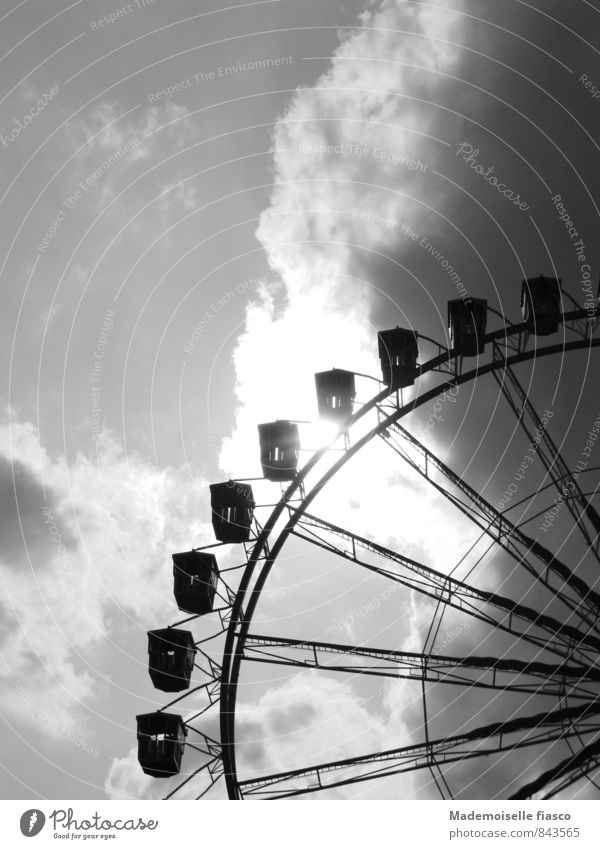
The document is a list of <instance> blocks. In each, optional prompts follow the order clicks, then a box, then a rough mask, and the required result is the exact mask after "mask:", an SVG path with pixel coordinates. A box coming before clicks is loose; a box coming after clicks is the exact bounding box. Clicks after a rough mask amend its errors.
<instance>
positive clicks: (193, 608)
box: [173, 551, 219, 615]
mask: <svg viewBox="0 0 600 849" xmlns="http://www.w3.org/2000/svg"><path fill="white" fill-rule="evenodd" d="M218 582H219V569H218V567H217V558H216V557H215V556H214V554H209V553H208V552H206V551H183V552H181V553H179V554H174V555H173V595H174V596H175V601H176V602H177V606H178V607H179V609H180V610H183V611H184V613H197V614H199V615H201V614H203V613H210V612H211V611H212V609H213V604H214V598H215V592H216V590H217V584H218Z"/></svg>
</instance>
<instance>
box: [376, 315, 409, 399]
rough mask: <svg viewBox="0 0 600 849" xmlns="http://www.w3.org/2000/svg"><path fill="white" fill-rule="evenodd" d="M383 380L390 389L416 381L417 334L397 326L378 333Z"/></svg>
mask: <svg viewBox="0 0 600 849" xmlns="http://www.w3.org/2000/svg"><path fill="white" fill-rule="evenodd" d="M377 339H378V342H379V359H380V361H381V372H382V374H383V382H384V383H385V384H386V386H389V387H390V389H403V388H404V387H406V386H412V385H413V383H414V382H415V370H416V367H417V357H418V356H419V348H418V345H417V334H416V333H414V332H413V331H412V330H403V329H402V328H400V327H396V328H394V329H393V330H382V331H381V332H380V333H378V334H377Z"/></svg>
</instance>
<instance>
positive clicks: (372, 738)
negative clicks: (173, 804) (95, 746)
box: [105, 671, 409, 798]
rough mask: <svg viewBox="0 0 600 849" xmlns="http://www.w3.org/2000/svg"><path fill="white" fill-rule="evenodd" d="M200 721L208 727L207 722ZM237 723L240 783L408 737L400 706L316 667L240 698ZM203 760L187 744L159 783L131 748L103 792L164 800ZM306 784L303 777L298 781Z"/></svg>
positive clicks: (190, 792) (195, 790) (192, 786)
mask: <svg viewBox="0 0 600 849" xmlns="http://www.w3.org/2000/svg"><path fill="white" fill-rule="evenodd" d="M208 722H209V726H210V720H209V721H208ZM198 724H200V723H198ZM202 724H203V725H204V726H206V724H207V721H206V720H205V722H204V723H202ZM236 728H237V732H236V738H237V746H236V760H237V766H238V776H239V778H240V779H241V780H243V779H245V778H251V777H255V776H260V775H266V774H272V773H277V772H282V771H286V770H291V769H297V768H300V767H303V766H307V765H309V764H318V763H326V762H329V761H333V760H338V759H342V758H345V757H352V756H354V755H358V754H364V753H366V752H378V751H381V750H382V749H384V748H389V747H390V745H397V746H401V745H403V744H405V743H408V742H409V736H408V733H407V727H406V723H405V721H404V715H403V713H402V712H401V711H398V710H393V711H390V712H389V713H388V712H387V711H378V710H377V709H374V708H373V707H372V706H370V705H369V703H368V702H366V701H365V699H363V698H361V697H360V695H359V694H358V693H357V692H356V690H355V689H354V687H353V686H352V684H351V683H350V682H349V681H348V680H344V679H341V678H333V677H330V676H327V675H325V674H324V673H318V672H312V671H311V672H303V673H300V674H297V675H293V676H291V677H290V678H289V679H288V680H287V681H286V683H285V684H283V685H280V686H273V687H271V688H270V689H269V690H267V691H266V692H265V693H264V695H263V696H262V697H261V698H260V699H258V701H257V702H255V703H252V704H248V703H244V702H241V703H240V705H239V708H238V711H237V721H236ZM207 733H211V732H210V730H209V731H207ZM195 739H196V738H195V736H194V735H193V732H190V734H189V737H188V740H189V741H190V742H195ZM390 741H393V743H392V744H390ZM202 762H203V761H202V759H201V756H198V755H197V754H196V753H195V752H194V750H193V749H187V750H186V754H185V760H184V762H183V764H182V774H181V776H178V777H176V778H173V779H168V781H162V780H161V781H156V780H153V779H152V778H148V777H147V776H145V775H144V774H143V772H142V770H141V768H140V766H139V764H138V763H137V757H136V752H135V749H132V750H131V752H130V753H129V754H128V755H127V756H126V757H125V758H121V759H115V760H114V761H113V764H112V766H111V769H110V771H109V774H108V776H107V780H106V785H105V787H106V791H107V794H108V795H109V797H110V798H120V797H122V796H127V797H132V798H139V797H140V796H142V797H143V798H162V797H164V796H165V795H166V794H167V793H169V792H171V791H172V790H173V789H174V788H175V787H176V786H177V784H178V783H179V782H181V781H182V780H183V778H184V777H185V776H186V775H188V774H190V772H191V771H193V769H194V768H196V767H197V766H198V765H199V764H200V763H202ZM205 776H206V774H205V773H204V774H203V775H202V776H200V777H199V778H197V779H194V780H192V781H191V782H190V783H189V786H188V787H187V788H186V789H185V790H182V791H180V792H179V793H178V794H177V798H194V797H195V796H197V795H198V794H199V792H201V790H202V789H203V787H205V786H206V783H207V779H206V777H205ZM306 783H307V781H306V779H303V780H302V781H301V782H300V785H299V786H306ZM376 784H378V783H377V782H376ZM365 787H366V789H365V790H364V791H363V792H362V793H361V795H365V793H366V795H371V796H372V798H397V795H396V796H395V795H394V788H393V785H391V784H390V785H389V786H388V787H387V789H384V791H383V796H382V787H381V783H379V784H378V786H377V787H376V788H373V786H371V787H369V786H365ZM224 792H225V791H224V786H223V782H222V781H221V782H220V784H219V786H218V787H216V788H215V790H214V791H211V797H210V798H215V797H220V798H223V796H224ZM355 793H356V791H355V790H353V789H348V788H346V789H345V788H340V789H339V790H333V791H330V795H331V796H332V797H333V798H336V797H337V798H344V797H346V796H348V795H350V796H352V795H355Z"/></svg>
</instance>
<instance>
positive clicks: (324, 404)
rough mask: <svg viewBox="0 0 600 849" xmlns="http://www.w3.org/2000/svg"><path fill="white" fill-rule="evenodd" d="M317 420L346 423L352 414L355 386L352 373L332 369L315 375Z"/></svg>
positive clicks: (339, 423)
mask: <svg viewBox="0 0 600 849" xmlns="http://www.w3.org/2000/svg"><path fill="white" fill-rule="evenodd" d="M315 386H316V388H317V404H318V407H319V418H321V419H324V420H325V421H330V422H335V424H337V425H341V424H343V423H344V422H345V421H347V420H348V419H349V418H350V416H351V415H352V413H353V412H354V398H355V396H356V385H355V380H354V372H351V371H345V370H344V369H339V368H334V369H332V370H331V371H320V372H318V373H317V374H315Z"/></svg>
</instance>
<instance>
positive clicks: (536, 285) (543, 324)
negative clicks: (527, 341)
mask: <svg viewBox="0 0 600 849" xmlns="http://www.w3.org/2000/svg"><path fill="white" fill-rule="evenodd" d="M521 312H522V313H523V321H525V322H526V323H527V329H528V330H529V331H530V332H531V333H535V334H536V335H537V336H549V335H550V334H551V333H556V331H557V330H558V325H559V324H560V322H561V320H562V310H561V294H560V279H558V278H556V277H544V275H543V274H540V276H539V277H529V278H527V280H523V283H522V286H521Z"/></svg>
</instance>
